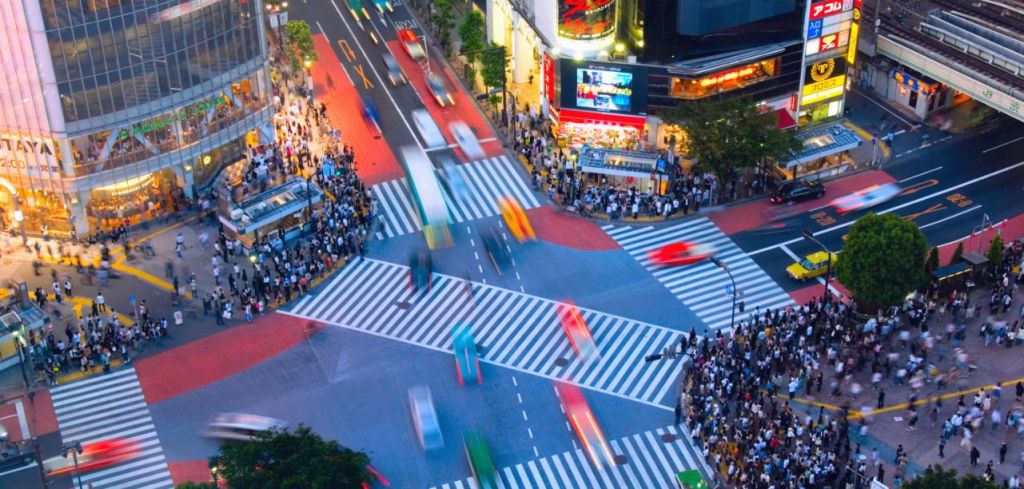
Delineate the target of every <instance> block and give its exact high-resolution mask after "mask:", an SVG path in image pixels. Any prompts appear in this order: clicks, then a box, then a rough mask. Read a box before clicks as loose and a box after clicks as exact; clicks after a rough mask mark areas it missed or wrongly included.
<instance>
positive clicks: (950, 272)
mask: <svg viewBox="0 0 1024 489" xmlns="http://www.w3.org/2000/svg"><path fill="white" fill-rule="evenodd" d="M970 269H971V264H970V263H964V262H960V263H954V264H952V265H946V266H944V267H939V268H936V269H935V270H934V271H933V272H932V277H935V278H936V279H937V280H949V279H951V278H953V277H956V276H957V275H960V274H962V273H965V272H968V271H970Z"/></svg>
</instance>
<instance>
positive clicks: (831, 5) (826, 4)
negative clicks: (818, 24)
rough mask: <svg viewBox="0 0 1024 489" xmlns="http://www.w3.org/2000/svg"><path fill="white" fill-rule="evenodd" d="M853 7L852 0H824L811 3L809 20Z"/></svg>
mask: <svg viewBox="0 0 1024 489" xmlns="http://www.w3.org/2000/svg"><path fill="white" fill-rule="evenodd" d="M852 8H853V0H824V1H821V2H814V3H812V4H811V16H810V17H809V19H810V20H815V19H821V18H824V17H828V16H830V15H833V14H838V13H841V12H846V11H847V10H850V9H852Z"/></svg>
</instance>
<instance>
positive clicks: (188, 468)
mask: <svg viewBox="0 0 1024 489" xmlns="http://www.w3.org/2000/svg"><path fill="white" fill-rule="evenodd" d="M167 468H168V469H170V470H171V480H173V481H174V485H175V486H177V485H178V484H183V483H185V482H210V481H212V480H213V477H212V476H211V475H210V462H209V461H207V460H185V461H181V462H167Z"/></svg>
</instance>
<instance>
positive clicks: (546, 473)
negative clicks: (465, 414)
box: [431, 426, 711, 489]
mask: <svg viewBox="0 0 1024 489" xmlns="http://www.w3.org/2000/svg"><path fill="white" fill-rule="evenodd" d="M666 435H668V437H667V438H663V436H666ZM666 440H667V441H666ZM609 445H611V448H612V452H614V453H615V455H616V456H618V457H619V458H620V463H619V464H617V465H615V466H613V467H610V468H609V467H606V468H603V469H601V470H598V469H596V468H594V466H593V465H592V464H591V463H590V460H589V459H588V458H587V456H586V454H584V452H583V450H582V449H580V450H573V451H568V452H564V453H559V454H555V455H551V456H548V457H543V458H540V459H536V460H529V461H527V462H523V463H520V464H516V465H515V466H512V467H503V468H501V469H498V471H497V472H498V487H499V488H505V489H513V488H529V489H577V488H578V489H602V488H608V489H624V488H630V489H632V488H644V489H659V488H665V489H675V488H678V487H679V483H678V482H676V474H678V473H679V472H682V471H684V470H693V469H697V470H699V471H701V473H702V474H704V476H705V478H706V479H707V480H711V478H710V477H709V476H710V469H709V468H708V465H707V463H706V462H704V461H703V460H702V459H701V455H700V450H698V449H697V448H696V447H695V446H694V445H693V443H691V442H690V437H689V435H687V434H686V433H685V432H684V431H683V430H682V429H680V428H678V427H675V426H668V427H666V428H661V429H657V430H652V431H647V432H644V433H638V434H635V435H632V436H627V437H624V438H620V439H618V440H612V441H611V442H610V443H609ZM460 487H474V488H475V487H478V486H477V483H476V480H475V479H474V478H472V477H470V478H468V479H463V480H458V481H453V482H448V483H444V484H441V485H438V486H434V487H432V488H431V489H456V488H460Z"/></svg>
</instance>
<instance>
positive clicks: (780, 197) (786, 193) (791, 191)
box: [768, 180, 825, 204]
mask: <svg viewBox="0 0 1024 489" xmlns="http://www.w3.org/2000/svg"><path fill="white" fill-rule="evenodd" d="M824 195H825V187H824V186H823V185H822V184H820V183H818V182H805V181H803V180H790V181H788V182H786V183H784V184H782V185H780V186H779V188H777V189H775V190H773V191H772V193H771V194H769V195H768V200H770V201H771V202H772V203H773V204H782V203H785V202H800V201H802V200H808V199H820V198H822V197H823V196H824Z"/></svg>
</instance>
